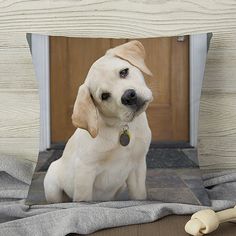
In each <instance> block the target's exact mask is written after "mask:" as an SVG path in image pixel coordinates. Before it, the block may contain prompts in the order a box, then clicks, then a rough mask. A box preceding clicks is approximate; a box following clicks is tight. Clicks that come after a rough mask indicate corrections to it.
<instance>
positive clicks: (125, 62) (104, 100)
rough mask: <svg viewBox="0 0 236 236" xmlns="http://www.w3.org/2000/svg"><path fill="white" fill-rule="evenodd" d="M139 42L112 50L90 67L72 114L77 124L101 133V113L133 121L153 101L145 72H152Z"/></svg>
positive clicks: (95, 133)
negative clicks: (99, 125)
mask: <svg viewBox="0 0 236 236" xmlns="http://www.w3.org/2000/svg"><path fill="white" fill-rule="evenodd" d="M144 59H145V50H144V47H143V45H142V44H141V43H140V42H139V41H136V40H135V41H131V42H128V43H125V44H122V45H120V46H117V47H115V48H112V49H109V50H108V51H107V52H106V54H105V55H104V56H103V57H101V58H100V59H98V60H97V61H96V62H95V63H94V64H93V65H92V66H91V68H90V70H89V72H88V75H87V78H86V80H85V83H84V84H83V85H81V86H80V88H79V91H78V95H77V98H76V101H75V105H74V111H73V115H72V121H73V124H74V125H75V126H76V127H79V128H83V129H86V130H88V132H89V133H90V134H91V136H92V137H96V136H97V134H98V112H100V113H101V114H102V116H104V117H107V118H114V119H119V120H120V121H122V122H131V121H132V120H133V119H134V118H135V117H136V116H138V115H139V114H140V113H142V112H143V111H145V109H146V108H147V106H148V104H149V102H150V101H151V100H152V92H151V90H150V89H149V88H148V87H147V85H146V83H145V80H144V77H143V74H142V72H144V73H146V74H148V75H152V73H151V72H150V70H149V69H148V68H147V66H146V65H145V62H144Z"/></svg>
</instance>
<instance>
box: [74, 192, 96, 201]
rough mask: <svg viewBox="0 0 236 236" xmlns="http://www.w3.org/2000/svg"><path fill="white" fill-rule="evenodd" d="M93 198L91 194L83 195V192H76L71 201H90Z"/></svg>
mask: <svg viewBox="0 0 236 236" xmlns="http://www.w3.org/2000/svg"><path fill="white" fill-rule="evenodd" d="M92 200H93V199H92V196H88V195H87V196H86V195H83V194H80V195H78V194H76V195H75V196H74V197H73V202H91V201H92Z"/></svg>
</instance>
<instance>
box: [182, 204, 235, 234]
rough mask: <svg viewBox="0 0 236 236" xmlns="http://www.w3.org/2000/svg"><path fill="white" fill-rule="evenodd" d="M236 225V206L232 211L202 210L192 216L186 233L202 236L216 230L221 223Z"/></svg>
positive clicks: (186, 226)
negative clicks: (233, 223)
mask: <svg viewBox="0 0 236 236" xmlns="http://www.w3.org/2000/svg"><path fill="white" fill-rule="evenodd" d="M229 221H232V222H235V223H236V206H235V207H234V208H231V209H227V210H223V211H219V212H214V211H213V210H211V209H206V210H201V211H198V212H196V213H195V214H193V215H192V217H191V220H189V221H188V222H187V224H186V225H185V231H186V232H187V233H189V234H191V235H195V236H201V235H204V234H208V233H210V232H213V231H214V230H216V229H217V228H218V226H219V224H220V223H224V222H229Z"/></svg>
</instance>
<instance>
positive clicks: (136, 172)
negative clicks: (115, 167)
mask: <svg viewBox="0 0 236 236" xmlns="http://www.w3.org/2000/svg"><path fill="white" fill-rule="evenodd" d="M146 169H147V168H146V160H145V158H143V159H142V160H140V161H139V163H138V166H137V167H136V168H135V169H133V170H132V171H131V172H130V174H129V176H128V179H127V186H128V192H129V197H130V199H134V200H145V199H146V198H147V192H146V184H145V181H146Z"/></svg>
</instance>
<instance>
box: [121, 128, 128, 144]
mask: <svg viewBox="0 0 236 236" xmlns="http://www.w3.org/2000/svg"><path fill="white" fill-rule="evenodd" d="M129 142H130V135H129V132H128V130H124V131H123V132H122V133H121V135H120V144H121V145H122V146H127V145H128V144H129Z"/></svg>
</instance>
